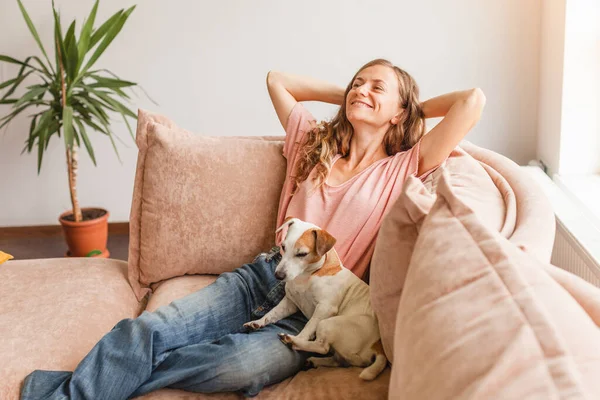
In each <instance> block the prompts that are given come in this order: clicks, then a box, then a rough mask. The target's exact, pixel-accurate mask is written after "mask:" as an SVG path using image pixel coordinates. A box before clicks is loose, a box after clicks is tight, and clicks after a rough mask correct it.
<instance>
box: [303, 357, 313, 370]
mask: <svg viewBox="0 0 600 400" xmlns="http://www.w3.org/2000/svg"><path fill="white" fill-rule="evenodd" d="M313 359H314V357H308V358H307V359H306V361H304V368H306V369H311V368H315V364H314V363H313Z"/></svg>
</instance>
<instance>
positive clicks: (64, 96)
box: [0, 0, 137, 257]
mask: <svg viewBox="0 0 600 400" xmlns="http://www.w3.org/2000/svg"><path fill="white" fill-rule="evenodd" d="M17 1H18V3H19V7H20V9H21V13H22V14H23V18H24V19H25V22H26V24H27V26H28V27H29V30H30V32H31V34H32V35H33V38H34V39H35V41H36V42H37V44H38V46H39V48H40V50H41V52H42V55H43V59H41V58H40V57H38V56H30V57H27V58H26V59H25V60H23V61H19V60H17V59H14V58H12V57H8V56H4V55H0V61H4V62H7V63H12V64H18V65H20V69H19V71H18V74H17V76H16V77H15V78H13V79H9V80H8V81H6V82H3V83H0V90H6V92H5V93H4V94H3V95H2V97H0V104H9V105H12V106H11V109H10V112H9V114H8V115H6V116H4V117H2V118H0V129H2V128H3V127H4V126H6V125H7V124H8V123H9V122H10V121H11V120H12V119H13V118H15V117H16V116H17V115H19V114H21V113H22V112H24V111H33V114H30V115H29V117H30V118H31V124H30V127H29V136H28V138H27V140H25V147H24V148H23V151H22V152H21V154H23V152H25V150H27V152H31V151H32V149H33V147H34V145H35V144H37V155H38V157H37V167H38V175H39V173H40V169H41V166H42V159H43V156H44V151H45V150H46V149H47V147H48V143H49V141H50V139H51V138H52V137H53V136H54V135H55V134H56V135H57V136H58V137H60V136H61V134H62V136H63V139H64V142H65V151H66V160H67V167H68V178H69V190H70V195H71V203H72V206H73V207H72V210H69V211H67V212H64V213H62V214H61V215H60V217H59V221H60V223H61V225H62V226H63V231H64V233H65V238H66V241H67V244H68V246H69V251H68V252H67V254H66V255H68V256H76V257H81V256H87V255H90V256H98V257H108V255H109V252H108V250H107V249H106V243H107V237H108V216H109V213H108V211H107V210H105V209H102V208H83V209H82V208H80V206H79V201H78V198H77V162H78V152H79V147H80V146H81V144H82V143H83V145H84V146H85V148H86V150H87V152H88V154H89V156H90V157H91V159H92V162H93V163H94V165H96V158H95V156H94V149H93V147H92V144H91V142H90V139H89V136H88V132H89V131H95V132H100V133H101V134H103V135H106V136H108V138H109V139H110V141H111V142H112V145H113V147H114V149H115V152H116V153H117V158H118V159H119V161H121V158H120V157H119V152H118V150H117V147H116V146H115V141H114V138H113V133H112V131H111V128H110V121H109V114H111V113H115V114H119V115H120V116H122V118H123V120H124V121H125V124H126V125H127V128H128V129H129V133H130V134H131V137H132V138H134V135H133V131H132V130H131V125H130V124H129V121H128V118H132V119H134V120H135V119H136V118H137V116H136V114H135V113H133V112H132V111H131V110H130V109H128V108H127V107H126V106H125V104H123V103H122V102H121V101H120V100H118V99H119V98H121V99H124V100H125V101H128V100H129V99H130V97H129V95H128V94H127V93H125V91H124V90H125V89H132V88H133V87H134V86H136V85H137V84H136V83H133V82H129V81H124V80H121V79H120V78H119V77H118V76H116V75H115V74H113V73H112V72H110V71H108V70H105V69H99V70H93V69H92V67H93V65H94V63H95V62H96V61H97V60H98V58H99V57H100V56H101V55H102V53H104V51H105V50H106V48H107V47H108V46H109V45H110V44H111V42H112V41H113V40H114V39H115V37H116V36H117V35H118V33H119V32H120V31H121V29H122V28H123V25H124V24H125V22H126V21H127V18H128V17H129V15H130V14H131V12H132V11H133V10H134V8H135V6H133V7H131V8H129V9H127V10H125V9H122V10H120V11H118V12H117V13H115V14H114V15H113V16H112V17H110V18H109V19H108V20H106V22H104V23H103V24H102V25H100V26H99V27H98V28H95V27H94V23H95V20H96V11H97V10H98V0H97V1H96V2H95V4H94V6H93V8H92V11H91V12H90V14H89V16H88V18H87V19H86V20H85V21H84V23H83V26H82V27H81V30H80V33H79V36H77V34H76V32H75V31H76V21H75V20H74V21H73V22H72V23H71V24H70V25H69V28H68V29H67V31H66V33H64V34H63V30H62V27H61V22H60V16H59V13H58V12H57V10H56V8H55V6H54V1H53V2H52V10H53V14H54V40H53V42H54V47H55V54H54V55H55V57H54V58H55V59H54V60H53V61H54V64H53V63H52V62H51V61H50V59H49V58H48V54H47V53H46V50H45V49H44V46H43V45H42V42H41V41H40V37H39V35H38V33H37V30H36V28H35V26H34V25H33V23H32V21H31V19H30V18H29V15H28V13H27V11H26V10H25V7H24V6H23V3H22V2H21V0H17ZM28 77H32V78H33V77H35V78H37V81H38V83H37V84H33V85H30V86H28V87H27V92H25V94H23V95H22V96H21V97H14V96H13V93H14V92H15V90H16V89H17V88H18V87H19V85H21V84H22V83H23V81H25V79H26V78H28ZM88 130H89V131H88ZM134 140H135V138H134Z"/></svg>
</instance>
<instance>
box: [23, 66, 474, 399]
mask: <svg viewBox="0 0 600 400" xmlns="http://www.w3.org/2000/svg"><path fill="white" fill-rule="evenodd" d="M267 86H268V90H269V95H270V96H271V100H272V102H273V106H274V107H275V111H276V113H277V116H278V118H279V120H280V122H281V124H282V126H283V128H284V129H285V131H286V139H285V144H284V149H283V154H284V156H285V157H286V159H287V176H286V181H285V183H284V188H283V191H282V195H281V199H280V204H279V214H278V224H281V223H282V222H283V220H284V219H285V217H286V216H295V217H298V218H301V219H303V220H306V221H310V222H312V223H314V224H316V225H319V226H321V227H322V228H324V229H327V230H328V231H329V232H330V233H331V234H332V235H333V236H334V237H336V239H337V243H336V250H337V252H338V253H339V255H340V257H341V259H342V261H343V263H344V265H345V266H346V267H347V268H350V269H351V270H352V271H353V272H354V273H355V274H356V275H357V276H359V277H363V278H365V277H366V276H365V273H366V271H367V267H368V264H369V260H370V258H371V255H372V252H373V248H374V244H375V238H376V234H377V230H378V228H379V226H380V222H381V219H382V218H383V216H384V215H385V213H386V212H387V210H388V208H389V207H390V206H391V205H392V204H393V202H394V200H395V198H396V197H397V196H398V195H399V193H400V190H401V188H402V184H403V182H404V180H405V179H406V177H407V176H409V175H416V176H418V177H421V178H424V177H425V176H426V175H427V174H428V173H429V172H431V171H432V170H433V169H435V168H436V167H437V166H439V165H440V164H441V163H442V162H443V161H444V160H445V159H446V158H447V157H448V155H449V154H450V152H451V151H452V150H453V149H454V147H455V146H456V145H457V144H458V143H459V142H460V140H461V139H462V138H463V137H464V136H465V135H466V133H467V132H468V131H469V130H470V129H471V128H472V127H473V126H474V125H475V123H476V122H477V121H478V119H479V117H480V115H481V111H482V109H483V107H484V104H485V97H484V95H483V93H482V92H481V90H479V89H472V90H466V91H459V92H453V93H449V94H445V95H442V96H439V97H436V98H433V99H430V100H428V101H426V102H424V103H422V104H421V103H419V100H418V88H417V85H416V83H415V82H414V80H413V79H412V77H410V75H408V74H407V73H406V72H405V71H403V70H401V69H400V68H398V67H395V66H393V65H392V64H390V63H389V62H388V61H386V60H374V61H371V62H369V63H368V64H366V65H365V66H363V67H362V68H361V69H360V70H359V71H358V72H357V73H356V75H355V76H354V77H353V79H352V80H351V81H350V83H349V85H348V86H347V87H346V89H345V90H344V89H343V88H341V87H337V86H335V85H331V84H328V83H326V82H322V81H318V80H315V79H311V78H307V77H300V76H296V75H291V74H283V73H277V72H270V73H269V74H268V75H267ZM308 100H314V101H324V102H328V103H333V104H339V105H340V106H341V107H340V110H339V112H338V113H337V115H336V116H335V117H334V118H333V120H332V121H331V122H329V123H322V124H320V125H316V124H315V122H314V118H313V117H312V116H311V114H310V113H309V112H308V111H307V110H306V109H305V108H304V107H303V106H302V105H301V104H300V103H299V102H301V101H308ZM440 116H445V118H444V119H443V120H442V121H441V122H440V123H439V124H438V125H437V126H435V127H434V128H433V129H432V130H431V131H430V132H429V133H428V134H427V135H424V129H425V125H424V118H429V117H440ZM283 234H285V232H280V235H279V236H278V237H277V239H276V243H277V244H279V243H281V239H282V237H283ZM280 259H281V255H280V254H279V249H278V247H277V246H276V247H274V249H273V250H272V251H271V253H269V254H260V255H259V256H257V257H256V259H255V260H254V261H253V262H252V263H250V264H245V265H243V266H242V267H240V268H238V269H236V270H235V271H233V272H229V273H224V274H221V275H220V276H219V278H218V279H217V280H216V281H215V282H214V283H213V284H211V285H209V286H207V287H205V288H203V289H201V290H199V291H197V292H195V293H192V294H190V295H188V296H186V297H184V298H181V299H178V300H175V301H174V302H172V303H171V304H169V305H168V306H164V307H161V308H159V309H158V310H156V311H155V312H147V311H145V312H143V313H142V314H141V315H140V316H139V317H138V318H135V319H125V320H122V321H120V322H119V323H118V324H117V325H116V326H115V327H114V328H113V329H112V330H111V331H110V332H109V333H107V334H106V335H105V336H104V337H103V338H102V339H101V340H100V341H99V342H98V343H97V344H96V346H95V347H94V348H93V349H92V350H91V352H90V353H89V354H88V355H87V356H86V357H85V358H84V359H83V360H82V361H81V363H80V364H79V365H78V366H77V368H76V369H75V371H74V372H72V373H71V372H60V371H40V370H36V371H34V372H32V373H31V374H30V375H28V376H27V377H26V378H25V381H24V384H23V389H22V393H21V398H22V399H42V398H43V399H64V398H71V399H107V400H118V399H126V398H130V397H136V396H140V395H142V394H144V393H148V392H150V391H153V390H156V389H159V388H162V387H172V388H179V389H184V390H188V391H194V392H219V391H240V392H241V393H242V394H244V395H245V396H248V397H251V396H254V395H256V394H258V392H260V390H261V389H262V388H263V387H264V386H266V385H270V384H273V383H276V382H279V381H281V380H283V379H285V378H287V377H289V376H292V375H293V374H295V373H296V372H298V371H299V370H300V369H301V368H302V367H303V365H304V362H305V360H306V358H308V357H309V356H311V355H314V354H309V353H300V352H296V351H294V350H291V349H289V348H288V347H287V346H286V345H284V344H283V343H281V342H280V341H279V338H278V336H277V334H278V333H280V332H283V333H288V334H291V335H296V334H298V333H299V332H300V331H301V330H302V328H303V327H304V324H305V323H306V321H307V320H306V318H305V317H304V316H303V315H302V314H301V313H296V314H294V315H292V316H290V317H288V318H285V319H283V320H281V321H279V322H277V323H275V324H271V325H268V326H266V327H264V328H262V329H260V330H258V331H252V332H247V331H246V330H244V328H243V324H244V323H245V322H248V321H251V320H255V319H258V318H260V317H262V316H263V315H264V314H265V313H267V312H268V311H269V310H270V309H271V308H272V307H273V306H274V305H276V304H277V303H278V302H279V301H280V300H281V299H282V298H283V296H284V294H285V288H284V285H283V282H279V281H277V279H275V277H274V271H275V267H276V266H277V263H278V262H279V261H280Z"/></svg>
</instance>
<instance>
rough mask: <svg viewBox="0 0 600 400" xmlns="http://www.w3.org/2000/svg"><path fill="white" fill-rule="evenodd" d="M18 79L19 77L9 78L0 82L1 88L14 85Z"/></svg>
mask: <svg viewBox="0 0 600 400" xmlns="http://www.w3.org/2000/svg"><path fill="white" fill-rule="evenodd" d="M17 79H19V78H13V79H9V80H7V81H6V82H2V83H0V89H4V88H5V87H7V86H10V85H12V84H13V83H15V82H16V81H17Z"/></svg>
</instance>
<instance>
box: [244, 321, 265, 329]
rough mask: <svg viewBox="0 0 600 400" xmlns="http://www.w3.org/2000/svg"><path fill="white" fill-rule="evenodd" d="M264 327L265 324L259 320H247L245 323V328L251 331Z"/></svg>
mask: <svg viewBox="0 0 600 400" xmlns="http://www.w3.org/2000/svg"><path fill="white" fill-rule="evenodd" d="M262 327H263V325H261V324H260V323H259V322H258V321H250V322H246V323H245V324H244V328H246V329H248V330H250V331H256V330H258V329H260V328H262Z"/></svg>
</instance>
